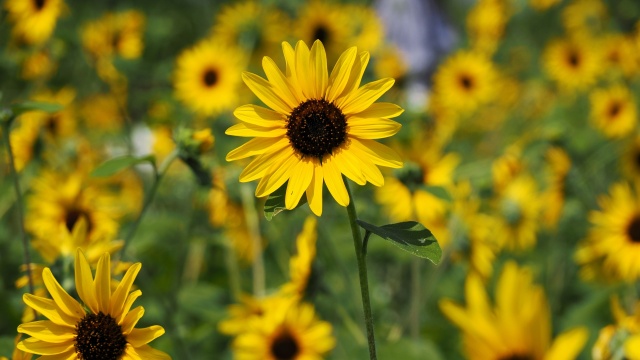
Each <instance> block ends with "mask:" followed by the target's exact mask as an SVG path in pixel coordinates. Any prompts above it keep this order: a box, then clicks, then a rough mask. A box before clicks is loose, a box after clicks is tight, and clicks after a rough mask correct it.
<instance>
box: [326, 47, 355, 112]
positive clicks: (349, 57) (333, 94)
mask: <svg viewBox="0 0 640 360" xmlns="http://www.w3.org/2000/svg"><path fill="white" fill-rule="evenodd" d="M357 52H358V50H357V49H356V47H355V46H354V47H351V48H349V49H347V50H346V51H345V52H343V53H342V55H340V58H339V59H338V62H336V65H335V66H334V67H333V70H332V71H331V76H330V77H329V85H328V87H327V93H326V95H325V99H326V100H327V101H328V102H333V101H334V100H336V99H337V98H338V96H339V95H340V94H341V93H342V91H343V90H344V88H345V86H346V85H347V82H348V81H349V77H350V76H351V68H352V67H353V62H354V61H355V59H356V55H357Z"/></svg>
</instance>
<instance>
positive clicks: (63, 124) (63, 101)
mask: <svg viewBox="0 0 640 360" xmlns="http://www.w3.org/2000/svg"><path fill="white" fill-rule="evenodd" d="M75 97H76V91H75V90H74V89H72V88H70V87H65V88H62V89H60V90H58V91H56V92H53V91H42V92H39V93H37V94H35V95H34V96H32V97H31V98H32V99H33V100H34V101H39V102H46V103H52V104H58V105H61V106H63V109H62V110H60V111H57V112H54V113H46V112H43V111H29V112H27V113H24V114H23V115H22V116H20V121H25V122H31V123H36V124H37V126H39V127H40V128H41V129H42V133H43V135H44V136H45V139H46V140H49V141H57V140H60V139H62V138H65V137H67V136H69V135H71V134H73V133H74V131H75V129H76V123H77V119H76V114H75V113H76V111H75V107H74V106H73V101H74V100H75Z"/></svg>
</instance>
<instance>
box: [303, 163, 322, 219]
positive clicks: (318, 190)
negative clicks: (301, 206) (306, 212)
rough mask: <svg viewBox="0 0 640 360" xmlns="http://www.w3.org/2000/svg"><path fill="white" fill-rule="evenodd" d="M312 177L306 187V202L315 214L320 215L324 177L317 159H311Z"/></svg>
mask: <svg viewBox="0 0 640 360" xmlns="http://www.w3.org/2000/svg"><path fill="white" fill-rule="evenodd" d="M313 167H314V169H313V178H311V183H310V184H309V186H308V187H307V192H306V193H307V202H308V203H309V208H311V211H313V213H314V214H316V215H317V216H321V215H322V184H323V183H324V177H323V175H322V165H320V162H318V161H317V160H314V161H313Z"/></svg>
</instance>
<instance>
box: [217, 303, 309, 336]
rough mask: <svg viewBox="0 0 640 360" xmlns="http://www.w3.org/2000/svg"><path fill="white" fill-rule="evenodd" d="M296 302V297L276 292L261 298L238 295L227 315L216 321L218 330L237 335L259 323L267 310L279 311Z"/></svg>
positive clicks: (256, 326)
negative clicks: (236, 301)
mask: <svg viewBox="0 0 640 360" xmlns="http://www.w3.org/2000/svg"><path fill="white" fill-rule="evenodd" d="M296 302H297V298H295V297H292V296H288V295H285V296H283V295H282V294H279V293H276V294H275V295H270V296H266V297H263V298H260V299H258V298H254V297H253V296H250V295H244V294H242V295H240V299H239V303H238V304H232V305H229V307H228V308H227V313H228V314H229V316H228V317H227V318H225V319H223V320H221V321H220V322H219V323H218V331H220V332H221V333H223V334H226V335H232V336H235V335H238V334H241V333H243V332H246V331H247V330H248V329H256V328H259V327H260V326H261V325H260V323H261V322H262V319H263V317H264V316H265V314H267V313H269V312H275V313H281V312H282V311H286V310H287V309H288V308H290V307H291V306H292V305H293V304H294V303H296Z"/></svg>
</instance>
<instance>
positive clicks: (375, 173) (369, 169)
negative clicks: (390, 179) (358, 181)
mask: <svg viewBox="0 0 640 360" xmlns="http://www.w3.org/2000/svg"><path fill="white" fill-rule="evenodd" d="M354 156H355V155H354ZM356 158H357V159H358V160H360V169H361V170H362V175H364V177H365V179H367V181H368V182H370V183H372V184H373V185H375V186H382V185H384V177H383V176H382V172H380V169H378V167H377V166H376V165H375V164H374V163H373V162H371V160H369V159H368V158H366V157H363V158H358V157H356Z"/></svg>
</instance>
